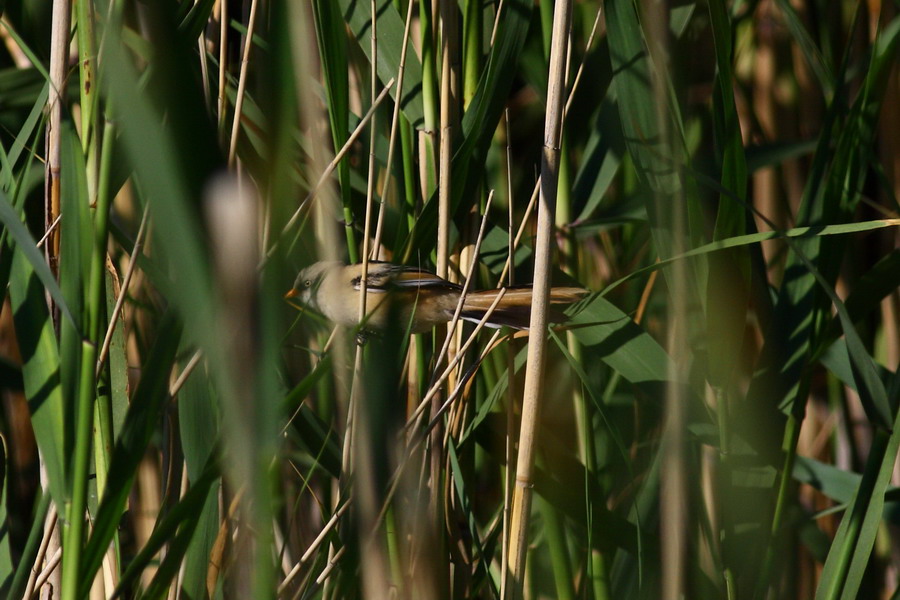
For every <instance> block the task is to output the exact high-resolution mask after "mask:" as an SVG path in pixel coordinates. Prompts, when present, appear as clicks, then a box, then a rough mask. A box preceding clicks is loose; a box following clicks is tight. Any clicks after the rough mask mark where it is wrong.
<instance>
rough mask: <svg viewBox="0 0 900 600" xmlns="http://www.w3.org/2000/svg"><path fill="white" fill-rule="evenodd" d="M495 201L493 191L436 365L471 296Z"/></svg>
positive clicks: (442, 357) (445, 350)
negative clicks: (482, 244) (476, 266)
mask: <svg viewBox="0 0 900 600" xmlns="http://www.w3.org/2000/svg"><path fill="white" fill-rule="evenodd" d="M493 200H494V190H491V192H490V193H489V194H488V199H487V202H486V203H485V206H484V215H482V217H481V228H480V229H479V230H478V237H477V238H476V239H475V249H474V251H473V253H472V260H471V261H470V263H469V270H468V272H467V273H466V281H465V283H464V284H463V289H462V292H460V294H459V301H458V302H457V303H456V310H455V311H454V312H453V318H452V319H450V323H449V324H448V325H447V335H446V336H444V343H443V345H442V346H441V351H440V352H439V353H438V357H437V360H436V361H434V364H435V365H440V364H442V363H443V362H444V358H445V357H446V354H447V350H448V349H449V348H450V341H451V339H452V336H453V332H454V331H455V330H456V324H457V323H459V315H460V314H462V307H463V305H464V304H465V303H466V296H468V294H469V286H470V285H471V284H472V280H473V279H474V277H475V265H476V264H478V256H479V255H480V254H481V242H482V241H484V232H485V229H487V217H488V213H489V212H490V209H491V203H492V202H493ZM431 383H432V384H433V383H434V381H433V380H432V381H431Z"/></svg>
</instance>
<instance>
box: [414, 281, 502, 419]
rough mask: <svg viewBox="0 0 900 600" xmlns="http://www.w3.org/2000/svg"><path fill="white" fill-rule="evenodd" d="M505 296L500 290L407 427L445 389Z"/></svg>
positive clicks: (420, 404) (426, 395)
mask: <svg viewBox="0 0 900 600" xmlns="http://www.w3.org/2000/svg"><path fill="white" fill-rule="evenodd" d="M504 295H506V288H500V289H499V290H498V291H497V297H496V298H494V301H493V302H492V303H491V305H490V307H488V310H487V312H486V313H485V314H484V316H483V317H482V318H481V320H480V321H478V325H476V326H475V330H474V331H473V332H472V335H470V336H469V339H467V340H466V343H465V344H464V345H463V347H462V348H461V349H460V351H459V352H458V353H457V354H456V356H454V357H453V360H452V361H450V364H449V365H447V367H446V368H445V369H444V372H443V373H441V376H440V377H439V378H438V380H437V381H436V382H435V383H434V385H432V386H431V389H429V390H428V393H427V394H425V397H424V398H423V399H422V401H421V402H420V403H419V406H418V407H417V408H416V410H415V412H413V414H412V416H411V417H410V418H409V419H408V420H407V422H406V426H407V427H410V426H411V425H412V424H413V423H415V421H416V420H418V418H419V416H420V415H421V414H422V412H423V411H424V410H425V408H426V407H427V406H428V401H429V400H431V399H432V398H434V396H435V394H437V393H438V392H439V391H440V389H441V387H443V385H444V381H446V379H447V377H449V376H450V372H451V371H453V369H454V368H456V365H457V364H459V362H460V361H461V360H462V357H463V356H465V354H466V350H468V349H469V346H471V345H472V343H473V342H474V341H475V338H476V336H477V334H478V332H479V331H481V329H482V328H483V327H484V325H485V324H486V323H487V322H488V320H489V319H490V317H491V315H492V314H493V312H494V309H495V308H497V305H498V304H500V301H501V300H502V299H503V296H504Z"/></svg>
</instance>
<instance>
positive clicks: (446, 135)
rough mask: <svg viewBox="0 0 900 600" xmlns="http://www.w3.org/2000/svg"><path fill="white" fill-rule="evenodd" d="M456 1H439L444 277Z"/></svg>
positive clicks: (442, 270)
mask: <svg viewBox="0 0 900 600" xmlns="http://www.w3.org/2000/svg"><path fill="white" fill-rule="evenodd" d="M457 9H458V7H457V4H456V2H455V0H441V1H440V11H441V135H440V151H439V156H438V231H437V264H436V265H435V266H436V267H437V275H438V277H443V278H444V279H447V271H448V268H449V260H450V196H451V192H452V190H451V184H452V181H451V172H450V166H451V165H450V162H451V159H452V158H453V136H454V134H455V129H456V103H457V94H456V91H457V90H456V86H457V85H458V83H457V80H456V76H457V73H456V69H455V68H454V61H455V60H456V59H457V56H456V53H457V47H456V45H457V44H456V30H457V14H456V13H457Z"/></svg>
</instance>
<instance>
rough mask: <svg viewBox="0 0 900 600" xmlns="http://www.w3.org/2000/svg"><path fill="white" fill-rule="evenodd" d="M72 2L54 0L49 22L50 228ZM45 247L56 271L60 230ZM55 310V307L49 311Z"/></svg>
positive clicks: (46, 200) (47, 212)
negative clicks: (50, 21)
mask: <svg viewBox="0 0 900 600" xmlns="http://www.w3.org/2000/svg"><path fill="white" fill-rule="evenodd" d="M70 8H71V6H70V3H69V2H68V1H67V0H54V2H53V14H52V17H51V18H52V23H51V26H50V30H51V33H50V36H51V39H50V95H49V97H48V99H47V105H48V107H49V111H48V112H49V113H50V125H49V127H48V128H47V167H46V180H45V182H44V227H45V229H50V227H51V225H52V224H53V223H54V222H56V220H57V218H59V192H60V187H59V172H60V161H61V152H60V133H61V130H60V127H61V126H62V103H63V100H64V98H65V88H66V86H65V80H66V67H67V63H68V59H69V30H70V27H71V18H72V15H71V11H70ZM49 240H50V241H49V243H48V244H47V245H46V247H45V253H46V255H47V262H48V263H49V264H50V268H51V269H52V270H53V272H54V273H56V268H57V262H58V260H59V230H58V229H57V230H54V231H53V233H51V234H50V238H49ZM50 313H51V314H53V311H52V310H51V311H50Z"/></svg>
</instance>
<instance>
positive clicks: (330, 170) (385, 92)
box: [260, 79, 394, 268]
mask: <svg viewBox="0 0 900 600" xmlns="http://www.w3.org/2000/svg"><path fill="white" fill-rule="evenodd" d="M393 85H394V80H393V79H391V80H390V81H388V82H387V83H386V84H385V86H384V89H383V90H381V93H380V94H378V98H376V99H375V102H373V103H372V106H370V107H369V110H368V111H367V112H366V114H365V116H364V117H363V118H362V119H361V120H360V121H359V124H358V125H357V126H356V129H354V130H353V133H351V134H350V137H348V138H347V141H346V142H344V145H343V146H342V147H341V149H340V151H339V152H338V153H337V154H335V155H334V158H333V159H332V160H331V162H330V163H328V166H327V167H325V169H324V170H323V171H322V174H321V175H320V176H319V180H318V181H316V185H314V186H313V188H312V189H311V190H310V191H309V193H308V194H307V195H306V198H304V199H303V201H302V202H301V203H300V206H298V207H297V210H295V211H294V214H293V215H291V218H290V219H288V222H287V223H286V224H285V226H284V227H283V228H282V230H281V234H280V235H279V239H276V240H275V242H274V243H273V244H272V246H271V247H270V248H269V251H268V252H266V257H265V258H264V259H263V263H262V264H260V268H262V267H263V266H264V265H265V261H266V260H267V259H268V258H269V257H271V256H272V254H273V253H274V252H275V249H276V248H277V247H278V243H279V240H280V238H281V237H283V236H284V235H285V234H287V232H288V231H290V230H291V228H292V227H293V226H294V225H295V224H296V223H297V221H298V220H299V219H300V215H301V214H302V213H303V209H304V208H305V207H306V205H307V204H308V203H309V201H310V200H312V199H313V198H314V197H315V196H316V194H317V193H318V192H319V189H321V187H322V185H324V184H325V182H326V181H328V178H329V177H331V174H332V173H333V172H334V170H335V169H336V168H337V166H338V164H339V163H340V162H341V160H342V159H343V158H344V156H346V154H347V152H349V151H350V148H351V147H352V146H353V144H354V143H356V140H357V139H359V136H360V135H362V132H363V131H364V130H365V127H366V125H368V123H369V120H371V119H372V116H373V115H374V114H375V111H376V110H377V109H378V106H379V105H380V104H381V103H382V102H383V101H384V99H385V98H386V97H387V95H388V92H389V91H390V89H391V87H392V86H393Z"/></svg>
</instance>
